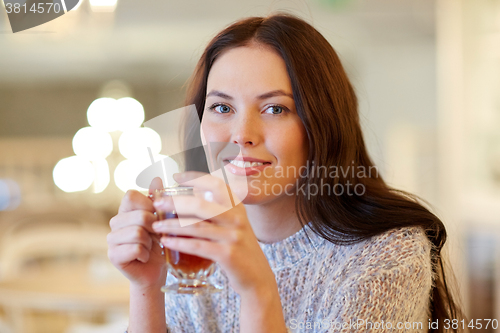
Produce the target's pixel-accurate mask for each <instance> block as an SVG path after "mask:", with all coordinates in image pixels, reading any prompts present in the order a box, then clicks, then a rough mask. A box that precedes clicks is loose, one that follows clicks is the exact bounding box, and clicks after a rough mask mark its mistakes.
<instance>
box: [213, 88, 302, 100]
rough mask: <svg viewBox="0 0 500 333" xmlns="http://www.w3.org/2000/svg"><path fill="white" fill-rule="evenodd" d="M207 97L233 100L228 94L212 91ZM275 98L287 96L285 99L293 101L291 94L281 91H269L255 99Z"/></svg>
mask: <svg viewBox="0 0 500 333" xmlns="http://www.w3.org/2000/svg"><path fill="white" fill-rule="evenodd" d="M209 96H218V97H221V98H224V99H228V100H233V97H231V96H229V95H228V94H225V93H223V92H222V91H219V90H212V91H210V92H209V93H208V94H207V97H209ZM276 96H287V97H290V98H291V99H293V95H292V94H289V93H286V92H284V91H283V90H281V89H278V90H273V91H269V92H267V93H264V94H262V95H259V96H257V98H258V99H267V98H271V97H276Z"/></svg>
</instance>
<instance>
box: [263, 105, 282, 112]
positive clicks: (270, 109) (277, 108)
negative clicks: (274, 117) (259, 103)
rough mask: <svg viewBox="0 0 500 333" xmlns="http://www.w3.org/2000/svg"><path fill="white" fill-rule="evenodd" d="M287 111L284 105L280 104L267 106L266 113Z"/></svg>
mask: <svg viewBox="0 0 500 333" xmlns="http://www.w3.org/2000/svg"><path fill="white" fill-rule="evenodd" d="M283 111H285V110H284V109H283V107H282V106H279V105H272V106H270V107H268V108H267V110H266V113H271V114H280V113H283Z"/></svg>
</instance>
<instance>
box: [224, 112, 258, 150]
mask: <svg viewBox="0 0 500 333" xmlns="http://www.w3.org/2000/svg"><path fill="white" fill-rule="evenodd" d="M261 140H262V128H261V124H260V122H259V120H258V119H257V118H256V117H255V116H253V115H251V114H250V112H240V113H239V114H237V116H236V117H235V119H234V122H233V123H232V124H231V142H233V143H235V144H237V145H238V146H240V147H242V148H243V147H252V146H256V145H258V144H259V143H260V142H261Z"/></svg>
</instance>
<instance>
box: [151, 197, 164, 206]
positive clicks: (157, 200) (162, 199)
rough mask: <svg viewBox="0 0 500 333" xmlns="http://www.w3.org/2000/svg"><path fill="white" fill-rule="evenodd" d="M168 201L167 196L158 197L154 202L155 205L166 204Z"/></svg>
mask: <svg viewBox="0 0 500 333" xmlns="http://www.w3.org/2000/svg"><path fill="white" fill-rule="evenodd" d="M166 202H167V200H166V199H165V198H161V199H156V200H155V201H154V202H153V206H161V205H164V204H165V203H166Z"/></svg>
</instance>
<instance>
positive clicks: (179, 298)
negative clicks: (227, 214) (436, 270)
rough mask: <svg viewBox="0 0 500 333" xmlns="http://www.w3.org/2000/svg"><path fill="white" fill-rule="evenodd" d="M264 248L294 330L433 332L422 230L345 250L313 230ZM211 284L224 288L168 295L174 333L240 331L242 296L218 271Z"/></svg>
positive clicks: (426, 250) (167, 309) (429, 273)
mask: <svg viewBox="0 0 500 333" xmlns="http://www.w3.org/2000/svg"><path fill="white" fill-rule="evenodd" d="M306 232H307V234H306ZM307 236H309V239H308V237H307ZM260 246H261V248H262V251H263V252H264V254H265V255H266V257H267V259H268V261H269V265H270V266H271V268H272V270H273V272H274V274H275V276H276V281H277V283H278V288H279V293H280V296H281V304H282V306H283V314H284V316H285V321H286V324H287V327H288V329H289V331H290V332H317V333H319V332H408V333H410V332H427V328H428V318H429V313H428V306H429V303H428V302H429V296H430V290H431V286H432V281H433V280H432V279H433V276H432V270H431V260H430V250H431V243H430V242H429V241H428V239H427V238H426V236H425V234H424V232H423V230H422V229H421V228H419V227H408V228H400V229H394V230H390V231H388V232H385V233H383V234H381V235H378V236H375V237H372V238H371V239H369V240H367V241H363V242H360V243H357V244H354V245H349V246H341V245H335V244H332V243H330V242H328V241H326V240H324V239H323V238H321V237H319V236H317V235H316V234H314V233H313V232H312V231H311V230H310V229H309V227H307V226H306V227H305V228H304V229H302V230H300V231H299V232H297V233H296V234H294V235H292V236H290V237H288V238H286V239H284V240H282V241H280V242H277V243H273V244H263V243H261V244H260ZM248 260H251V257H249V258H248ZM170 279H172V277H171V276H169V277H168V280H169V282H170ZM211 279H213V281H214V282H216V283H218V284H219V285H222V286H223V287H224V291H223V292H221V293H218V294H213V295H204V296H190V295H171V294H166V298H165V312H166V317H167V326H168V328H169V332H172V333H180V332H186V333H198V332H199V333H201V332H203V333H205V332H207V333H215V332H221V333H228V332H239V311H240V302H239V301H240V300H239V296H238V294H236V293H235V292H234V290H233V289H231V287H230V286H229V283H228V280H227V278H226V276H225V275H224V272H223V271H221V270H220V269H219V268H217V269H216V272H215V273H214V275H213V276H212V277H211Z"/></svg>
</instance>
